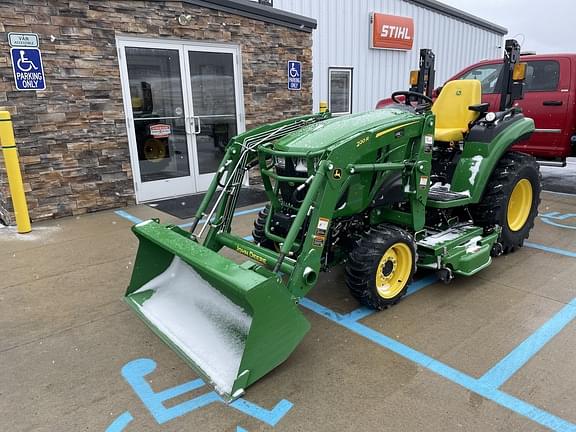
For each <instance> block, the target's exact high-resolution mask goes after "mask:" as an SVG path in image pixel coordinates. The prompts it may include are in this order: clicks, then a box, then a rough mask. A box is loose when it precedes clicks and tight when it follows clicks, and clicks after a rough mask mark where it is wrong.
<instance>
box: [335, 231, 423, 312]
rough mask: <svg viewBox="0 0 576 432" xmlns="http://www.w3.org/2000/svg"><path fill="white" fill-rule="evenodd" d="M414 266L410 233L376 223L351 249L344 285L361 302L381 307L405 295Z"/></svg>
mask: <svg viewBox="0 0 576 432" xmlns="http://www.w3.org/2000/svg"><path fill="white" fill-rule="evenodd" d="M415 268H416V246H415V244H414V240H413V238H412V236H411V235H410V234H408V233H407V232H406V231H404V230H403V229H400V228H398V227H395V226H392V225H379V226H377V227H373V228H371V229H370V230H369V231H368V232H367V233H366V234H364V235H363V236H362V238H361V239H360V240H358V241H357V242H356V244H355V246H354V248H353V249H352V252H351V253H350V255H349V257H348V261H347V262H346V285H347V286H348V289H349V290H350V293H351V294H352V295H353V296H354V297H355V298H356V299H358V301H360V303H362V304H363V305H365V306H368V307H370V308H372V309H378V310H382V309H386V308H387V307H388V306H391V305H394V304H396V303H398V301H399V300H400V298H402V296H403V295H404V294H406V290H407V288H408V285H409V284H410V282H411V280H412V275H413V274H414V269H415Z"/></svg>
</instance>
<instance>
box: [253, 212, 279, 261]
mask: <svg viewBox="0 0 576 432" xmlns="http://www.w3.org/2000/svg"><path fill="white" fill-rule="evenodd" d="M269 212H270V205H268V204H267V205H266V207H264V208H263V209H262V210H260V211H259V212H258V217H257V218H256V220H255V221H254V229H253V230H252V237H254V243H256V244H258V245H260V246H262V247H265V248H267V249H271V250H278V247H277V246H276V243H275V242H273V241H272V240H270V239H269V238H267V237H266V234H264V227H265V225H266V218H267V217H268V213H269Z"/></svg>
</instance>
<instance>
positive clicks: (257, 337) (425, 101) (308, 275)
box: [125, 41, 541, 399]
mask: <svg viewBox="0 0 576 432" xmlns="http://www.w3.org/2000/svg"><path fill="white" fill-rule="evenodd" d="M518 54H519V46H518V45H517V44H516V43H515V41H508V42H507V44H506V63H505V67H504V72H503V75H502V77H501V78H502V80H503V82H505V83H506V82H507V83H509V85H506V86H503V88H504V90H503V95H502V97H503V98H506V100H507V101H508V102H507V106H508V107H507V108H505V109H504V110H502V111H500V112H496V113H494V112H487V104H482V103H480V102H481V89H480V83H479V81H477V80H460V81H454V82H449V83H447V84H446V86H445V87H444V88H443V90H442V92H441V94H440V96H439V97H438V99H437V100H436V101H435V102H434V103H432V100H431V99H430V98H429V97H428V96H426V95H424V94H421V93H416V92H409V91H404V92H396V93H394V94H393V98H394V99H395V100H399V99H398V97H400V96H405V98H404V101H406V102H404V101H403V102H402V103H398V104H395V105H391V106H389V107H386V108H385V109H382V110H377V111H374V112H368V113H364V114H354V115H349V116H345V117H336V118H333V117H331V115H330V114H329V113H320V114H314V115H308V116H302V117H297V118H293V119H289V120H285V121H281V122H278V123H274V124H269V125H265V126H261V127H259V128H256V129H253V130H251V131H249V132H246V133H243V134H241V135H238V136H236V137H234V138H232V140H231V141H230V143H229V144H228V146H227V149H226V153H225V156H224V158H223V160H222V163H221V164H220V167H219V169H218V171H217V173H216V175H215V178H214V180H213V182H212V184H211V186H210V188H209V190H208V192H207V193H206V196H205V198H204V200H203V202H202V203H201V205H200V207H199V208H198V211H197V213H196V216H195V217H194V219H193V223H192V228H191V231H190V232H188V231H185V230H183V229H181V228H179V227H178V226H175V225H164V224H161V223H160V222H159V221H158V220H148V221H145V222H142V223H139V224H137V225H135V226H134V227H133V231H134V233H135V234H136V236H137V237H138V239H139V241H140V245H139V249H138V255H137V259H136V263H135V267H134V272H133V275H132V279H131V281H130V285H129V287H128V290H127V293H126V297H125V300H126V302H127V303H128V304H129V305H130V306H131V307H132V308H133V309H134V310H135V311H136V313H137V314H138V315H140V317H141V318H142V319H143V320H144V321H145V322H146V323H147V324H148V325H149V326H150V328H151V329H152V330H153V331H154V332H155V333H157V334H158V336H159V337H160V338H162V339H163V340H164V341H165V342H166V343H167V344H169V345H170V346H171V347H172V348H173V349H174V350H175V351H176V352H177V353H178V354H180V355H181V356H182V358H183V359H184V360H185V361H186V362H188V363H189V364H190V365H191V366H192V367H194V368H195V369H196V370H197V371H198V372H199V373H201V374H202V375H203V376H205V377H206V378H207V379H208V380H209V381H210V382H211V383H212V384H213V385H214V386H215V388H216V390H217V391H218V392H219V393H221V394H222V395H224V397H226V398H228V399H235V398H237V397H239V396H241V395H242V394H243V393H244V391H245V389H246V388H247V387H248V386H250V385H251V384H253V383H254V382H256V381H257V380H258V379H260V378H261V377H263V376H264V375H265V374H267V373H268V372H270V371H271V370H272V369H273V368H275V367H276V366H278V365H279V364H280V363H282V362H283V361H284V360H286V359H287V358H288V356H289V355H290V354H291V352H292V351H293V350H294V349H295V347H296V346H297V345H298V344H299V342H300V341H301V340H302V338H303V337H304V335H305V334H306V332H307V331H308V329H309V323H308V321H307V320H306V319H305V318H304V316H303V314H302V313H301V312H300V310H299V307H298V301H299V299H300V298H302V297H303V296H305V295H306V294H307V293H308V292H309V291H310V290H311V289H312V288H313V287H314V286H315V284H316V283H317V281H318V278H319V275H320V272H321V271H323V270H326V269H328V268H330V267H332V266H335V265H339V264H342V263H344V265H345V269H346V272H345V273H346V284H347V286H348V287H349V289H350V292H351V294H352V295H353V296H354V297H355V298H357V299H358V301H359V302H360V303H361V304H363V305H366V306H368V307H371V308H375V309H384V308H386V307H388V306H390V305H393V304H395V303H396V302H398V301H399V300H400V299H401V297H402V296H403V295H404V294H405V293H406V290H407V287H408V286H409V284H410V282H411V280H412V276H413V274H414V272H415V271H416V269H417V268H425V269H432V270H433V271H436V272H438V275H439V277H440V278H441V279H442V280H444V281H449V280H450V279H452V277H453V275H464V276H470V275H473V274H475V273H477V272H479V271H480V270H482V269H484V268H485V267H487V266H488V265H489V264H490V262H491V259H492V257H493V256H497V255H500V254H502V253H509V252H512V251H514V250H515V249H517V248H519V247H521V246H522V244H523V241H524V240H525V239H526V238H527V237H528V235H529V232H530V230H531V228H532V227H533V224H534V219H535V216H536V214H537V208H538V204H539V201H540V199H539V194H540V190H541V186H540V174H539V169H538V165H537V164H536V161H535V160H534V158H532V157H530V156H527V155H524V154H521V153H514V152H511V151H509V149H510V147H511V146H512V144H514V143H516V142H518V141H520V140H523V139H526V138H528V137H529V136H530V134H531V133H532V132H533V130H534V122H533V121H532V120H531V119H529V118H526V117H524V116H523V115H522V113H521V112H520V111H519V110H518V109H516V108H514V107H512V102H513V101H514V99H516V98H518V97H521V95H522V91H521V90H522V80H523V76H522V65H519V64H517V59H518ZM255 166H258V167H259V170H260V173H261V175H262V179H263V182H264V187H265V189H266V193H267V196H268V199H269V203H268V204H267V206H266V207H265V208H264V210H262V211H261V213H260V214H259V215H258V218H257V220H256V222H255V225H254V232H253V236H254V242H251V241H247V240H245V239H243V238H241V237H239V236H236V235H234V234H232V232H231V223H232V220H233V215H234V212H235V208H236V203H237V199H238V194H239V191H240V188H241V187H242V179H243V178H244V176H245V174H246V171H247V170H248V169H249V168H251V167H255ZM211 201H212V202H214V205H213V206H210V205H209V204H210V202H211ZM209 207H210V209H209ZM222 249H228V250H231V251H234V252H237V253H239V254H242V255H245V256H246V257H248V258H249V260H247V261H245V262H244V263H243V264H237V263H236V262H234V261H232V260H231V259H229V258H227V257H225V256H223V255H222V254H220V253H219V252H220V251H221V250H222Z"/></svg>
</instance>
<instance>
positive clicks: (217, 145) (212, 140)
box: [196, 116, 237, 174]
mask: <svg viewBox="0 0 576 432" xmlns="http://www.w3.org/2000/svg"><path fill="white" fill-rule="evenodd" d="M200 122H201V123H200V126H201V130H200V133H199V134H198V135H196V149H197V154H198V170H199V172H200V174H207V173H213V172H215V171H216V170H217V169H218V165H219V164H220V161H221V160H222V157H223V156H224V150H225V148H226V144H228V141H230V138H232V137H233V136H234V135H236V134H237V130H236V116H225V117H224V116H218V117H208V116H203V117H201V118H200Z"/></svg>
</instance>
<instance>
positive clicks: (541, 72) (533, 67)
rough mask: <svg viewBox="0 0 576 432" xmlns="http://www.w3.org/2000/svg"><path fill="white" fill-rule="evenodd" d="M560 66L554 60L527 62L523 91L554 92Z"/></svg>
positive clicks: (556, 86)
mask: <svg viewBox="0 0 576 432" xmlns="http://www.w3.org/2000/svg"><path fill="white" fill-rule="evenodd" d="M559 78H560V64H559V63H558V62H557V61H554V60H538V61H529V62H528V65H527V66H526V81H525V83H526V84H525V87H524V90H525V91H554V90H556V89H557V88H558V80H559Z"/></svg>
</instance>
